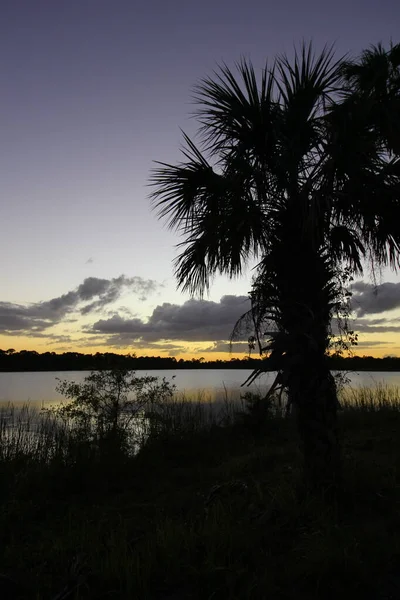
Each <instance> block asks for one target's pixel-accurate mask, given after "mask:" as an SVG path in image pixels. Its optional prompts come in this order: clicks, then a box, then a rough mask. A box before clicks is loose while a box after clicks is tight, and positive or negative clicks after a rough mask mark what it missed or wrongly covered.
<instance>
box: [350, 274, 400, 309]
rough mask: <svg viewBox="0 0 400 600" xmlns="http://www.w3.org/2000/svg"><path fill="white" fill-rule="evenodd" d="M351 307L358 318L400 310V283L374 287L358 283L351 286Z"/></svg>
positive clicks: (362, 282)
mask: <svg viewBox="0 0 400 600" xmlns="http://www.w3.org/2000/svg"><path fill="white" fill-rule="evenodd" d="M351 291H352V292H353V296H352V298H351V305H352V307H353V310H354V311H355V313H356V315H357V317H363V316H364V315H366V314H376V313H383V312H386V311H390V310H394V309H396V308H400V283H389V282H387V283H381V284H380V285H377V286H375V285H373V284H372V283H365V282H364V281H357V282H356V283H354V284H353V285H352V286H351Z"/></svg>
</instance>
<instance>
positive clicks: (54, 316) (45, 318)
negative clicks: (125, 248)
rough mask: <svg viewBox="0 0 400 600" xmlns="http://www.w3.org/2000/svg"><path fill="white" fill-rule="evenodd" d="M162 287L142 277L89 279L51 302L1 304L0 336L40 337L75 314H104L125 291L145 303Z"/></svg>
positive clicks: (123, 276)
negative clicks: (35, 335)
mask: <svg viewBox="0 0 400 600" xmlns="http://www.w3.org/2000/svg"><path fill="white" fill-rule="evenodd" d="M159 287H160V284H158V283H157V282H155V281H153V280H151V279H143V278H142V277H125V275H120V276H119V277H116V278H114V279H99V278H97V277H88V278H87V279H85V280H84V281H83V283H81V284H80V285H79V286H78V287H77V288H76V289H74V290H71V291H70V292H67V293H66V294H63V295H62V296H59V297H57V298H52V299H51V300H47V301H43V302H37V303H34V304H29V305H23V304H15V303H12V302H0V333H3V334H14V335H15V334H16V333H21V334H22V333H26V334H31V335H32V334H39V333H40V332H44V331H45V330H46V329H48V328H50V327H52V326H53V325H55V324H57V323H60V322H62V321H65V320H67V319H69V318H70V316H71V315H72V314H73V313H78V314H80V315H88V314H90V313H96V312H100V311H102V310H103V309H104V308H105V307H107V306H109V305H111V304H112V303H114V302H115V301H116V300H118V299H119V298H120V296H121V295H122V293H123V292H124V291H126V290H127V291H129V292H131V293H132V294H135V295H136V296H138V298H139V300H141V301H144V300H146V299H147V297H148V296H149V295H150V294H152V293H153V292H155V291H156V290H157V289H158V288H159Z"/></svg>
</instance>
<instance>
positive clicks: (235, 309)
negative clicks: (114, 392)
mask: <svg viewBox="0 0 400 600" xmlns="http://www.w3.org/2000/svg"><path fill="white" fill-rule="evenodd" d="M249 308H250V301H249V299H248V297H247V296H232V295H231V296H223V297H222V298H221V300H220V301H219V302H213V301H211V300H195V299H191V300H187V301H186V302H184V303H183V304H182V305H178V304H170V303H166V302H165V303H164V304H161V305H159V306H157V307H156V308H155V309H154V311H153V313H152V315H151V316H150V317H149V319H148V320H147V321H144V320H142V319H138V318H124V317H121V316H120V315H119V314H115V315H114V316H112V317H110V318H109V319H100V320H98V321H97V322H95V323H94V324H93V326H92V327H91V328H90V329H88V330H87V331H88V333H96V334H99V333H103V334H105V335H112V336H113V338H111V339H113V340H114V342H119V343H121V342H125V343H127V342H129V341H130V342H146V343H154V342H159V341H164V340H185V341H187V342H208V341H217V340H227V339H229V337H230V334H231V332H232V329H233V326H234V324H235V322H236V321H237V320H238V319H239V317H240V316H241V315H242V314H243V313H244V312H246V311H247V310H249Z"/></svg>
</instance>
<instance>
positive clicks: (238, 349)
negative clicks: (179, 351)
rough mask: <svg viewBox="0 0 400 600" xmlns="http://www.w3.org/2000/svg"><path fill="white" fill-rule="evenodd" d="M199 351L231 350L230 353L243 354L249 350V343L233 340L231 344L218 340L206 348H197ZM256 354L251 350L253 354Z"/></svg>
mask: <svg viewBox="0 0 400 600" xmlns="http://www.w3.org/2000/svg"><path fill="white" fill-rule="evenodd" d="M198 351H199V352H231V353H232V354H237V353H240V354H244V353H248V352H249V345H248V343H247V342H233V343H232V346H231V344H230V343H229V342H227V341H226V340H218V341H217V342H214V343H213V345H212V346H209V347H208V348H204V349H203V350H201V349H200V348H199V349H198ZM254 354H257V353H254V352H253V355H254Z"/></svg>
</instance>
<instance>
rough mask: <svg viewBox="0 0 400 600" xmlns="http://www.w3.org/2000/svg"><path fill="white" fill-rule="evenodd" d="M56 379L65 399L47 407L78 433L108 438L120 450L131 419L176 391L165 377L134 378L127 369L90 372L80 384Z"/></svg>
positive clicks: (131, 426)
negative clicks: (65, 400)
mask: <svg viewBox="0 0 400 600" xmlns="http://www.w3.org/2000/svg"><path fill="white" fill-rule="evenodd" d="M58 381H59V383H58V385H57V388H56V390H57V391H58V392H59V393H60V394H62V395H63V396H64V397H65V398H66V399H67V400H68V402H67V403H63V404H61V405H58V406H52V407H50V408H49V409H46V410H48V411H50V412H52V413H53V414H55V415H56V416H58V417H60V418H61V419H63V420H65V421H71V422H72V424H73V426H74V429H75V431H76V433H77V434H81V435H83V436H85V437H89V439H90V440H95V439H96V440H98V441H104V440H107V441H110V442H112V445H113V446H114V447H118V448H120V449H121V448H123V447H125V448H126V446H127V444H128V440H129V437H130V435H131V434H132V432H133V431H134V427H133V421H134V419H136V420H139V417H140V416H141V415H142V414H143V413H144V410H145V409H146V408H147V407H149V406H151V407H153V406H154V404H158V403H163V402H165V401H166V400H169V399H170V398H171V397H172V395H173V393H174V390H175V386H174V385H172V384H171V383H169V382H168V381H167V380H166V379H165V378H163V379H160V378H159V377H153V376H149V375H146V376H142V377H137V376H136V375H135V372H134V371H132V370H127V369H115V370H107V371H93V372H92V373H91V374H90V375H88V376H87V377H85V379H84V381H83V382H82V383H76V382H71V381H66V380H58Z"/></svg>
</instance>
